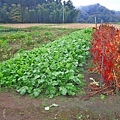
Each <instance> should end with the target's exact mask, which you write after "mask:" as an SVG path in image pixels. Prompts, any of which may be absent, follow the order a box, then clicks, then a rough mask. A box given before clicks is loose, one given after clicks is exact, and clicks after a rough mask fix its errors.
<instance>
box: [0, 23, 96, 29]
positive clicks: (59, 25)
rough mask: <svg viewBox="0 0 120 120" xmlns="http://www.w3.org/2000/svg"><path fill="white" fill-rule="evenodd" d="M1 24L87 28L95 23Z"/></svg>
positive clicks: (15, 26) (6, 25) (17, 26)
mask: <svg viewBox="0 0 120 120" xmlns="http://www.w3.org/2000/svg"><path fill="white" fill-rule="evenodd" d="M0 26H5V27H12V28H28V27H32V26H49V27H55V28H56V27H57V28H78V29H79V28H87V27H94V26H95V24H80V23H73V24H0Z"/></svg>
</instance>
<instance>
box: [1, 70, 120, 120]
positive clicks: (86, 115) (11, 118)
mask: <svg viewBox="0 0 120 120" xmlns="http://www.w3.org/2000/svg"><path fill="white" fill-rule="evenodd" d="M90 77H93V78H95V79H98V78H99V77H98V75H96V74H90V73H88V72H87V71H86V72H85V78H86V79H87V80H88V82H89V78H90ZM86 87H87V86H86ZM86 87H85V88H84V90H85V93H83V94H82V95H80V94H78V95H76V96H72V97H70V96H59V97H55V98H52V99H51V98H48V97H45V96H40V97H39V98H32V97H30V96H28V95H25V96H20V95H19V94H18V93H16V92H11V91H7V92H0V120H120V114H119V113H120V95H119V94H117V95H108V96H104V97H105V98H102V97H101V95H100V94H98V95H96V96H93V97H91V98H90V99H87V100H82V99H81V98H82V96H84V95H85V94H86V93H88V92H89V89H88V88H86ZM54 103H55V104H57V105H59V106H56V107H51V108H50V110H48V111H46V110H45V107H46V106H50V105H52V104H54Z"/></svg>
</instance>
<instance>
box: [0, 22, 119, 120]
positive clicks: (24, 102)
mask: <svg viewBox="0 0 120 120" xmlns="http://www.w3.org/2000/svg"><path fill="white" fill-rule="evenodd" d="M61 26H62V25H57V24H56V25H52V24H51V25H43V26H34V27H30V26H29V27H27V28H26V27H25V28H23V27H20V28H18V27H16V28H15V27H14V28H11V27H3V26H1V27H0V119H1V120H3V119H6V120H33V119H34V120H56V119H57V120H97V119H98V120H103V119H104V120H114V119H115V120H117V119H120V115H119V113H120V109H119V104H120V97H119V93H118V94H114V96H111V94H110V95H109V94H107V95H106V94H104V92H103V90H104V89H105V90H106V86H109V85H115V84H111V81H113V79H115V78H116V77H115V76H114V72H116V71H117V70H118V69H117V66H119V64H117V65H116V66H115V68H116V69H115V70H114V71H112V69H109V68H111V67H113V64H111V63H112V62H114V60H116V57H115V56H114V55H116V54H117V55H118V53H117V52H118V48H117V47H116V52H115V53H116V54H113V55H112V52H113V51H114V50H113V48H114V49H115V45H116V44H113V43H114V42H113V39H114V37H113V39H109V40H108V39H107V40H108V41H107V40H106V38H105V37H104V39H105V40H106V41H105V45H106V46H105V49H103V46H102V40H103V39H101V36H100V35H99V34H98V33H99V32H101V31H99V30H101V29H96V28H95V29H94V30H93V29H92V28H87V26H85V28H84V29H80V28H77V29H76V28H72V29H69V27H70V26H69V27H67V26H68V25H67V24H66V25H64V28H63V27H61ZM65 26H66V27H67V28H65ZM93 26H94V25H92V27H93ZM81 27H82V26H81ZM97 30H98V31H97ZM104 31H106V30H105V27H104ZM114 35H116V34H114ZM96 36H97V37H96ZM98 36H99V37H100V38H99V37H98ZM103 36H105V34H104V35H103ZM109 37H110V36H109ZM110 38H111V37H110ZM117 40H118V39H116V41H117ZM117 42H118V41H117ZM115 43H116V42H115ZM117 45H118V43H117ZM109 46H110V47H109ZM108 48H110V49H109V51H107V50H108ZM112 50H113V51H112ZM103 53H105V54H104V57H102V54H103ZM111 55H112V56H111ZM112 57H114V59H113V61H111V60H110V59H112ZM105 58H106V59H105ZM117 58H119V57H117ZM109 60H110V62H109ZM91 61H92V62H91ZM102 61H103V62H102ZM102 63H104V64H102ZM106 65H108V66H106ZM103 66H104V67H103ZM108 67H109V68H108ZM102 70H103V71H102ZM109 70H110V71H109ZM106 72H107V73H106ZM108 73H110V74H109V75H108ZM118 74H119V72H117V74H116V76H117V75H118ZM100 75H101V76H100ZM105 75H106V76H105ZM107 75H108V76H107ZM110 75H113V76H112V77H113V79H111V78H110V77H111V76H110ZM117 77H118V76H117ZM101 78H102V79H103V81H102V82H104V83H102V82H101ZM105 78H107V79H105ZM91 80H92V81H91ZM100 82H101V83H100ZM90 85H95V89H96V88H99V90H98V89H96V90H95V89H91V86H90ZM97 85H98V86H99V87H98V86H97ZM100 85H102V86H100ZM102 87H103V90H101V88H102ZM107 88H108V87H107ZM112 88H115V87H114V86H113V87H112ZM107 90H108V89H107ZM110 90H113V89H111V87H110ZM105 92H106V91H105ZM107 92H108V91H107ZM86 93H88V94H86ZM96 93H98V94H96ZM110 93H111V92H110ZM92 95H95V96H94V97H91V96H92ZM86 96H88V97H89V99H83V98H85V97H86ZM84 100H86V101H84ZM98 108H99V109H98Z"/></svg>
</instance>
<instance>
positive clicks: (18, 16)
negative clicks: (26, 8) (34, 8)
mask: <svg viewBox="0 0 120 120" xmlns="http://www.w3.org/2000/svg"><path fill="white" fill-rule="evenodd" d="M9 9H10V13H9V18H10V20H11V22H13V23H15V22H22V13H21V5H20V4H18V5H16V4H12V5H11V7H10V8H9Z"/></svg>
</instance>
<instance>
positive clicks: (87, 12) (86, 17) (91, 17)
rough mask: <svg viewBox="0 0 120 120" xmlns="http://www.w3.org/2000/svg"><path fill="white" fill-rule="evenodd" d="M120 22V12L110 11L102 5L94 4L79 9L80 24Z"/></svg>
mask: <svg viewBox="0 0 120 120" xmlns="http://www.w3.org/2000/svg"><path fill="white" fill-rule="evenodd" d="M95 17H96V21H97V23H101V22H120V11H115V10H109V9H108V8H106V7H104V6H102V5H100V4H98V3H97V4H93V5H88V6H82V7H80V8H79V14H78V18H77V21H78V22H80V23H94V22H95Z"/></svg>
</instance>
